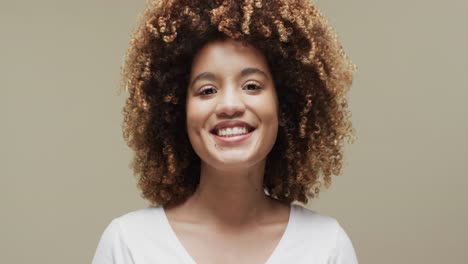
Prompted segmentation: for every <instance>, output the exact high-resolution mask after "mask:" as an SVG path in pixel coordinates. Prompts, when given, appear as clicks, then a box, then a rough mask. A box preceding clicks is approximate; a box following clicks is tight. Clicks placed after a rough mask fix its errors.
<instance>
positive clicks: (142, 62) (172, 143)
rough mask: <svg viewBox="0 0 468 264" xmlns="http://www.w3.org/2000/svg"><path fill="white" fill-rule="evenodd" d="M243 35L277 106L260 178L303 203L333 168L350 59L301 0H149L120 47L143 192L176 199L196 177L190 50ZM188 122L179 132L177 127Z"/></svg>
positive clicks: (338, 156)
mask: <svg viewBox="0 0 468 264" xmlns="http://www.w3.org/2000/svg"><path fill="white" fill-rule="evenodd" d="M227 38H229V39H234V40H238V41H242V42H246V43H248V44H250V45H252V46H254V47H256V48H258V49H259V50H260V51H262V52H263V54H264V56H265V58H266V60H267V63H268V66H269V67H270V70H271V73H272V75H273V78H274V82H275V87H276V89H277V94H278V99H279V109H280V121H279V122H280V127H279V129H278V135H277V140H276V142H275V145H274V146H273V149H272V151H271V152H270V153H269V154H268V157H267V161H266V168H265V175H264V181H263V185H264V188H265V191H266V192H267V193H268V194H269V195H270V196H272V197H274V198H276V199H278V200H281V201H284V202H289V203H290V202H294V201H298V202H302V203H307V201H308V198H313V197H315V195H317V194H318V193H319V190H320V187H321V183H324V184H325V187H327V188H328V187H329V186H330V184H331V176H332V175H339V174H340V173H341V168H342V158H343V156H342V153H343V147H344V140H345V138H347V139H348V142H352V140H353V137H354V136H353V135H354V133H353V128H352V125H351V122H350V120H349V119H350V112H349V111H348V105H347V101H346V98H345V96H346V93H347V91H348V89H349V87H350V86H351V83H352V76H353V72H354V70H355V66H354V65H353V64H352V63H351V61H350V60H349V59H348V57H347V56H346V54H345V53H344V51H343V48H342V46H341V44H340V43H339V41H338V40H337V37H336V35H335V33H334V32H333V30H332V29H331V28H330V26H329V25H328V23H327V21H326V20H325V18H324V17H323V15H322V14H321V13H320V12H319V11H318V10H317V9H316V7H314V5H313V4H312V3H311V2H309V1H308V0H289V1H288V0H269V1H261V0H255V1H254V0H245V1H235V0H224V1H223V0H211V1H209V0H204V1H182V0H172V1H170V0H162V1H154V2H150V3H148V7H147V9H146V10H145V12H144V13H143V15H142V17H141V22H140V23H139V26H138V28H137V29H136V31H135V33H134V35H133V37H132V39H131V41H130V46H129V49H128V51H127V54H126V60H125V64H124V65H123V70H122V76H123V79H122V85H123V86H124V87H125V89H126V90H127V91H128V93H129V97H128V98H127V101H126V104H125V106H124V109H123V114H124V121H123V134H124V138H125V140H126V141H127V143H128V145H129V147H130V148H132V149H133V150H134V151H135V157H134V160H133V162H132V166H133V169H134V172H135V175H136V176H137V177H138V185H139V187H140V188H141V190H142V196H143V197H144V198H146V199H148V200H149V201H150V202H151V203H152V204H153V205H169V204H177V203H180V202H182V201H183V200H185V199H186V198H187V197H189V196H190V195H191V194H192V193H193V192H194V191H195V189H196V187H197V185H198V183H199V179H200V158H199V157H198V156H197V155H196V154H195V152H194V150H193V149H192V146H191V144H190V142H189V140H188V136H187V133H186V116H185V115H186V109H185V103H186V92H187V87H188V81H189V77H190V70H191V64H192V59H193V57H194V55H195V53H196V52H197V51H198V50H199V49H200V48H201V47H202V46H203V45H205V44H206V43H208V42H210V41H214V40H219V39H227ZM184 131H185V133H184Z"/></svg>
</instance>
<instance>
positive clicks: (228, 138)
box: [212, 131, 253, 143]
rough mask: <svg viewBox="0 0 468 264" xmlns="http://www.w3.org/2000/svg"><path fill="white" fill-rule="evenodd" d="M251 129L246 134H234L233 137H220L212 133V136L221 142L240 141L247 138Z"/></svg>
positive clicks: (250, 133)
mask: <svg viewBox="0 0 468 264" xmlns="http://www.w3.org/2000/svg"><path fill="white" fill-rule="evenodd" d="M252 133H253V131H251V132H249V133H248V134H244V135H240V136H234V137H220V136H218V135H215V134H212V135H213V137H214V138H215V139H216V140H218V141H220V142H223V143H238V142H242V141H244V140H247V139H248V138H249V137H250V136H251V135H252Z"/></svg>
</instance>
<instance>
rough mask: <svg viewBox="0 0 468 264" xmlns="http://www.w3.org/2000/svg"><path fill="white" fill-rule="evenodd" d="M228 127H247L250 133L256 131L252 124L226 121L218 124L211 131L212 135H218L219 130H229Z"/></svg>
mask: <svg viewBox="0 0 468 264" xmlns="http://www.w3.org/2000/svg"><path fill="white" fill-rule="evenodd" d="M228 127H246V128H247V130H248V131H249V132H250V131H252V130H254V129H255V127H253V126H252V125H251V124H249V123H247V122H244V121H240V120H225V121H221V122H219V123H217V124H216V125H215V126H214V127H213V129H211V130H210V132H211V133H216V132H217V131H218V130H219V129H223V128H228Z"/></svg>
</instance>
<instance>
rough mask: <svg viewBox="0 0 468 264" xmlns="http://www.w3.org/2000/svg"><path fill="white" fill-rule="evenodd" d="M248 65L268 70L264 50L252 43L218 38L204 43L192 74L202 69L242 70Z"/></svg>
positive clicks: (194, 62)
mask: <svg viewBox="0 0 468 264" xmlns="http://www.w3.org/2000/svg"><path fill="white" fill-rule="evenodd" d="M246 67H255V68H260V69H262V70H264V71H268V66H267V62H266V59H265V57H264V56H263V54H262V52H261V51H260V50H258V49H257V48H255V47H254V46H252V45H249V44H246V43H242V42H240V41H234V40H229V39H228V40H217V41H212V42H209V43H207V44H206V45H204V46H203V47H202V48H201V49H200V50H199V51H198V52H197V53H196V55H195V57H194V60H193V64H192V74H195V73H197V72H202V71H211V72H216V71H221V70H222V71H223V72H230V71H240V70H242V69H244V68H246Z"/></svg>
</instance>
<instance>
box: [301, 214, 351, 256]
mask: <svg viewBox="0 0 468 264" xmlns="http://www.w3.org/2000/svg"><path fill="white" fill-rule="evenodd" d="M292 209H293V213H294V214H295V217H294V221H295V227H296V232H295V233H296V234H297V236H298V237H300V238H301V241H307V242H308V243H307V244H308V245H312V246H313V247H315V248H317V249H320V251H322V252H328V254H329V255H328V260H329V263H350V264H356V263H358V261H357V257H356V253H355V251H354V247H353V244H352V242H351V240H350V238H349V237H348V235H347V234H346V232H345V230H344V229H343V228H342V226H341V225H340V223H339V222H338V221H337V220H336V219H335V218H333V217H331V216H327V215H323V214H319V213H317V212H316V211H313V210H310V209H307V208H304V207H302V206H300V205H293V208H292Z"/></svg>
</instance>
